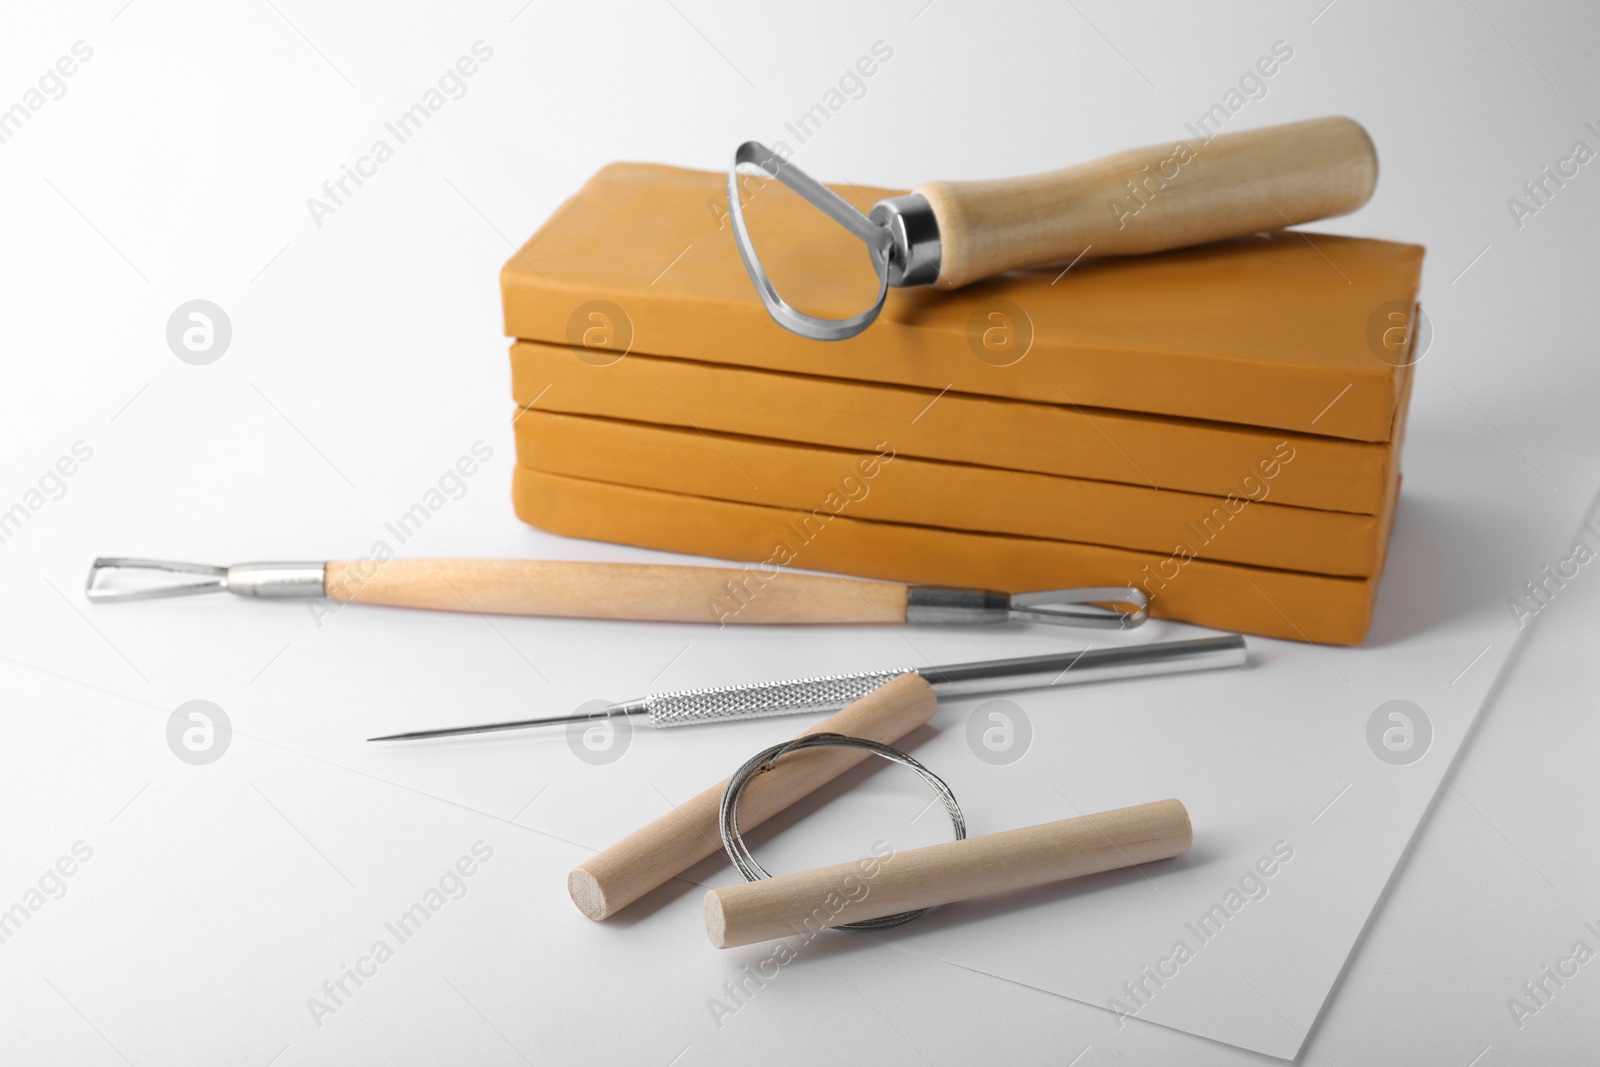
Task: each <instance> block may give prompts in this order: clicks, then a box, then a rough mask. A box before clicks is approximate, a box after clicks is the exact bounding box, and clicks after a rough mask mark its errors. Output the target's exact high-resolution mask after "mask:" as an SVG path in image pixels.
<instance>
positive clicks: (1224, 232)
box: [728, 117, 1378, 341]
mask: <svg viewBox="0 0 1600 1067" xmlns="http://www.w3.org/2000/svg"><path fill="white" fill-rule="evenodd" d="M750 171H754V172H756V173H759V174H761V175H763V176H765V177H767V178H769V179H773V180H776V181H779V182H781V183H783V185H785V186H786V187H788V188H789V189H792V190H793V191H794V192H796V193H798V194H799V195H800V196H801V197H803V198H804V199H805V200H806V202H807V203H809V204H811V205H812V206H814V207H816V208H817V209H818V210H820V211H821V212H822V213H823V214H824V215H826V216H828V217H829V218H830V219H832V220H833V221H834V222H836V223H838V224H839V225H841V226H843V227H844V228H845V229H846V230H848V231H850V233H852V234H854V235H855V236H856V237H858V238H860V239H861V241H862V242H863V243H865V244H866V246H867V252H868V255H869V256H870V257H871V259H872V264H873V269H874V270H875V271H876V273H877V276H878V296H877V299H876V301H874V303H873V305H872V306H871V307H869V308H867V309H866V310H865V311H861V312H858V313H856V314H854V315H849V316H847V317H844V318H825V317H821V316H817V315H811V314H808V313H806V312H803V311H800V310H798V309H797V308H795V307H794V306H792V305H791V304H789V303H788V302H787V301H785V300H784V299H783V297H781V296H780V295H779V294H778V291H777V289H776V288H774V287H773V285H772V282H771V280H770V279H769V278H768V277H767V274H766V271H765V269H763V267H762V265H761V260H760V257H759V256H758V255H757V254H756V250H755V246H754V244H753V243H752V242H751V240H750V231H749V228H748V227H747V226H746V224H745V218H744V209H743V205H742V204H741V200H740V196H739V177H740V174H741V173H746V172H750ZM1377 179H1378V158H1377V153H1376V152H1375V151H1374V149H1373V147H1372V141H1371V139H1370V138H1369V137H1368V136H1367V133H1366V131H1365V130H1363V129H1362V128H1361V126H1360V125H1358V124H1357V123H1355V122H1353V121H1351V120H1350V119H1347V118H1341V117H1329V118H1320V119H1310V120H1308V121H1305V122H1292V123H1288V124H1286V125H1282V126H1269V127H1266V128H1264V129H1258V130H1244V131H1240V132H1235V133H1221V134H1214V135H1212V136H1210V137H1204V136H1202V137H1197V138H1194V139H1191V140H1179V141H1168V142H1165V143H1163V144H1157V145H1151V146H1149V147H1147V148H1135V149H1130V150H1129V151H1126V152H1119V153H1116V154H1114V155H1110V156H1106V157H1104V158H1101V159H1097V160H1094V161H1092V162H1089V163H1083V164H1080V165H1078V166H1075V167H1067V168H1065V169H1063V170H1056V171H1051V172H1049V173H1046V174H1036V175H1031V176H1028V177H1022V178H1006V179H999V180H991V181H963V182H928V183H924V184H923V185H920V186H918V187H917V188H916V189H915V190H914V191H913V192H911V193H909V194H907V195H904V196H891V197H887V198H885V199H883V200H880V201H878V203H876V204H874V205H873V207H872V209H871V211H869V212H868V213H867V214H865V215H863V214H862V213H861V212H860V211H858V210H856V209H855V208H854V207H852V206H851V205H850V204H849V203H847V202H846V201H845V200H844V199H843V198H842V197H840V196H839V195H838V194H837V193H835V192H833V190H831V189H829V188H828V187H827V186H825V185H823V184H822V183H821V182H819V181H817V180H816V179H815V178H812V177H811V176H810V175H808V174H806V173H805V172H804V171H802V170H800V168H799V167H797V166H795V165H794V163H792V162H790V161H789V160H788V159H786V158H784V157H782V156H780V155H779V154H778V153H777V152H775V151H773V150H772V149H770V148H768V147H767V146H765V145H763V144H761V143H759V142H757V141H747V142H745V143H744V144H742V145H740V146H739V148H738V150H737V151H736V152H734V156H733V166H732V167H731V168H730V169H729V172H728V214H729V217H730V218H731V219H732V222H733V236H734V240H735V241H736V242H737V243H738V246H739V255H740V257H741V258H742V259H743V260H744V265H745V270H746V271H748V272H749V274H750V279H751V281H752V282H754V283H755V287H756V292H757V293H759V294H760V296H761V302H762V303H763V304H764V305H766V309H767V313H768V314H770V315H771V316H772V318H773V319H774V320H775V321H776V322H777V323H778V324H779V325H781V326H782V327H783V328H784V329H786V330H790V331H792V332H794V333H797V334H799V335H800V336H802V337H809V338H811V339H813V340H817V341H842V340H845V339H846V338H850V337H854V336H855V335H856V334H858V333H860V332H861V331H863V330H865V329H866V328H867V327H868V326H870V325H871V324H872V322H873V321H874V320H875V319H876V318H877V317H878V313H879V312H880V311H882V310H883V306H884V302H885V300H886V299H887V296H888V291H889V287H890V286H896V287H903V286H920V285H933V286H937V287H938V288H941V289H955V288H959V287H960V286H963V285H967V284H970V283H972V282H976V281H981V280H982V279H984V278H990V277H993V276H995V275H997V274H1002V273H1004V272H1006V271H1011V270H1020V269H1023V268H1025V267H1034V266H1043V265H1044V264H1047V263H1076V262H1077V261H1078V260H1079V259H1081V258H1083V257H1084V256H1086V255H1091V254H1092V255H1093V256H1095V257H1100V256H1123V255H1139V254H1143V253H1147V252H1162V251H1167V250H1169V249H1174V248H1185V247H1188V246H1190V245H1197V244H1204V243H1205V242H1208V241H1220V240H1223V239H1225V238H1229V237H1242V236H1245V235H1248V234H1252V233H1257V232H1260V231H1263V230H1276V229H1280V228H1282V227H1285V226H1294V225H1297V224H1299V223H1302V222H1311V221H1313V220H1315V219H1323V218H1328V217H1329V216H1332V215H1342V214H1345V213H1347V212H1351V211H1354V210H1356V209H1357V208H1359V207H1360V206H1361V205H1362V204H1364V203H1366V202H1367V200H1368V199H1369V198H1370V197H1371V196H1372V191H1373V188H1374V187H1375V185H1376V183H1377ZM1062 273H1063V274H1064V273H1065V271H1063V272H1062Z"/></svg>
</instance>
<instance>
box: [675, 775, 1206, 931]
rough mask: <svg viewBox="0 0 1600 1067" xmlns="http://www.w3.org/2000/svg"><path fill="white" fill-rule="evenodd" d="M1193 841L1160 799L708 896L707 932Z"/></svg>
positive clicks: (797, 924)
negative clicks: (1150, 802) (1149, 802)
mask: <svg viewBox="0 0 1600 1067" xmlns="http://www.w3.org/2000/svg"><path fill="white" fill-rule="evenodd" d="M811 751H819V750H816V749H813V750H811ZM790 758H793V757H785V759H786V760H787V759H790ZM782 766H783V763H781V762H780V763H779V764H778V767H782ZM753 785H754V783H752V786H753ZM741 806H742V805H741ZM1193 840H1194V834H1193V831H1192V830H1191V829H1190V826H1189V813H1188V811H1186V810H1185V809H1184V806H1183V805H1182V804H1181V803H1179V802H1178V801H1176V800H1158V801H1156V802H1155V803H1153V804H1138V805H1135V806H1134V807H1131V808H1117V809H1116V810H1115V811H1106V812H1101V813H1100V814H1098V815H1083V816H1079V817H1078V818H1076V819H1062V820H1061V821H1060V822H1049V823H1042V824H1040V825H1038V826H1025V827H1023V828H1021V829H1018V830H1005V831H1003V832H1001V833H997V834H985V835H984V836H982V837H972V838H968V839H967V840H965V841H951V842H948V843H946V844H942V845H932V846H929V847H928V848H918V849H912V850H911V851H909V852H901V853H898V854H890V855H888V856H885V857H875V858H873V859H870V860H856V861H854V862H850V863H839V864H835V865H833V866H831V867H818V868H816V869H815V870H810V871H799V872H797V873H795V874H784V875H779V876H778V877H776V878H767V879H764V880H762V881H759V882H744V883H741V884H739V885H731V886H725V887H723V888H721V889H712V890H709V891H707V893H706V934H707V935H708V936H709V937H710V938H711V943H712V944H713V945H715V946H717V947H718V948H733V947H735V946H737V945H749V944H753V943H754V942H757V941H770V940H772V939H774V938H779V937H789V936H792V935H794V934H800V933H805V932H807V931H816V930H819V929H824V928H826V927H830V926H838V925H840V924H842V923H853V922H861V921H862V920H864V919H881V918H883V917H884V916H885V915H894V914H896V913H898V912H902V911H911V910H914V909H916V908H931V907H934V906H936V905H939V904H952V903H954V902H956V901H958V900H968V899H970V898H972V897H977V896H983V895H985V894H988V893H999V892H1002V891H1005V890H1014V889H1027V888H1029V887H1031V886H1037V885H1045V884H1047V883H1049V882H1057V881H1060V880H1062V879H1064V878H1077V877H1080V876H1082V875H1085V874H1097V873H1099V872H1100V871H1110V870H1115V869H1117V868H1119V867H1131V866H1134V865H1135V864H1139V863H1149V862H1151V861H1154V860H1163V859H1170V858H1171V857H1173V856H1181V855H1183V854H1184V853H1185V852H1187V851H1189V845H1190V843H1191V842H1192V841H1193Z"/></svg>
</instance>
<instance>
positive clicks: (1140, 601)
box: [1011, 585, 1150, 630]
mask: <svg viewBox="0 0 1600 1067" xmlns="http://www.w3.org/2000/svg"><path fill="white" fill-rule="evenodd" d="M1123 608H1128V609H1131V610H1123ZM1011 617H1012V618H1013V619H1017V620H1019V621H1025V622H1046V623H1056V624H1060V625H1067V626H1083V627H1089V628H1093V629H1101V630H1126V629H1131V628H1133V627H1135V626H1138V625H1139V624H1140V623H1142V622H1144V621H1145V620H1146V619H1148V618H1149V617H1150V598H1149V597H1147V596H1145V594H1144V591H1143V590H1141V589H1138V588H1136V587H1134V586H1131V585H1100V586H1090V587H1087V588H1083V589H1046V590H1041V591H1037V592H1032V593H1016V594H1014V595H1013V596H1012V597H1011Z"/></svg>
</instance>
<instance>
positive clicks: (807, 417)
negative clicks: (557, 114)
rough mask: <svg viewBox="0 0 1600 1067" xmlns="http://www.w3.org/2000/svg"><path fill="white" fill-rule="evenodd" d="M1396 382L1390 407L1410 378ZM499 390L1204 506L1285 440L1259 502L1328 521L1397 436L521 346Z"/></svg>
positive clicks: (1380, 486) (1387, 465)
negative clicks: (1348, 434)
mask: <svg viewBox="0 0 1600 1067" xmlns="http://www.w3.org/2000/svg"><path fill="white" fill-rule="evenodd" d="M1401 374H1402V376H1403V387H1404V392H1403V394H1402V401H1404V399H1405V398H1407V397H1408V396H1409V391H1410V382H1411V377H1412V375H1411V372H1410V367H1409V366H1407V367H1405V368H1404V369H1403V370H1402V371H1401ZM511 382H512V389H513V392H514V393H515V395H516V399H517V403H518V404H519V405H522V406H524V407H525V406H527V405H530V404H533V403H534V402H535V401H537V407H536V408H535V409H534V410H537V411H557V412H566V413H568V414H574V415H596V416H605V417H610V418H617V419H627V420H631V421H634V422H648V423H656V424H661V425H667V426H680V427H698V428H699V429H702V430H707V431H714V430H720V431H724V432H727V433H737V434H750V435H753V436H758V437H769V438H776V439H780V440H786V441H795V442H800V443H803V444H814V445H827V446H832V447H835V448H850V449H858V450H862V449H866V450H870V449H871V448H872V447H873V446H874V445H875V444H877V442H879V441H881V440H886V439H888V440H892V441H893V442H894V447H895V449H896V450H897V451H898V452H899V453H900V454H901V455H904V456H917V457H922V458H926V459H938V460H949V461H953V462H957V463H975V464H979V465H981V466H986V467H1002V468H1006V469H1009V470H1019V471H1036V472H1039V473H1042V474H1059V475H1066V476H1070V477H1077V478H1093V479H1097V480H1100V481H1111V482H1123V483H1126V484H1129V485H1138V486H1142V487H1145V488H1151V487H1158V488H1161V489H1177V490H1184V491H1188V492H1194V493H1212V494H1217V495H1226V494H1227V493H1234V492H1238V491H1239V489H1240V483H1241V482H1242V480H1243V479H1244V478H1245V477H1246V476H1248V475H1249V474H1251V473H1253V472H1255V471H1256V466H1257V464H1258V463H1259V462H1260V461H1261V459H1262V458H1263V457H1265V456H1270V455H1271V454H1272V452H1273V450H1274V449H1275V448H1276V447H1277V445H1278V443H1279V442H1280V441H1287V442H1288V443H1289V445H1290V446H1291V447H1292V448H1293V449H1294V450H1295V456H1296V458H1295V461H1294V463H1292V464H1290V465H1289V466H1287V467H1284V468H1282V470H1281V472H1280V473H1279V475H1278V477H1277V478H1276V479H1274V481H1273V482H1272V484H1271V487H1270V488H1271V496H1270V499H1271V500H1272V502H1273V503H1277V504H1289V505H1295V506H1298V507H1309V508H1321V509H1326V510H1331V511H1353V512H1361V513H1365V514H1376V513H1378V512H1380V511H1381V510H1382V509H1383V506H1384V503H1385V501H1387V500H1388V498H1389V496H1390V490H1391V488H1392V487H1393V483H1394V480H1395V478H1397V477H1398V476H1399V463H1398V461H1397V457H1398V454H1399V447H1398V435H1397V437H1396V441H1395V442H1392V443H1390V444H1376V443H1369V442H1365V441H1344V440H1340V439H1338V438H1332V437H1320V436H1312V435H1309V434H1293V433H1286V432H1284V431H1280V430H1264V429H1257V428H1254V427H1249V426H1233V425H1229V424H1227V423H1219V422H1199V421H1196V420H1193V419H1175V418H1170V417H1167V416H1161V415H1130V414H1128V413H1126V412H1120V411H1103V410H1100V409H1088V408H1073V407H1068V406H1065V405H1062V404H1030V403H1025V402H1021V401H1015V400H999V399H995V398H993V397H982V396H971V395H969V394H966V393H957V392H954V391H951V392H946V393H944V394H942V395H941V394H940V393H939V392H938V391H937V390H933V389H911V388H907V387H903V386H888V385H875V384H868V383H861V382H845V381H839V380H837V379H832V378H818V377H813V376H810V375H801V374H780V373H773V372H770V371H756V370H747V369H744V368H740V367H730V366H718V365H716V364H709V363H700V362H694V361H690V360H681V359H661V358H658V357H654V356H641V355H638V354H634V355H630V356H628V357H627V358H626V359H622V360H617V361H615V362H610V361H609V357H602V356H597V355H596V354H594V353H590V352H587V351H585V350H583V349H581V348H578V349H572V348H568V347H566V346H564V345H547V344H539V343H534V342H528V341H518V342H517V343H515V344H513V345H512V346H511ZM1404 416H1405V405H1404V403H1403V402H1402V406H1401V410H1400V418H1402V419H1403V418H1404Z"/></svg>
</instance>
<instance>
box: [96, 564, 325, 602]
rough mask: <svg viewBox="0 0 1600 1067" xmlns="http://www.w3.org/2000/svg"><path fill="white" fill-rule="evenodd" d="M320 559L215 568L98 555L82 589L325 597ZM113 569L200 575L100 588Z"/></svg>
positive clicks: (108, 593)
mask: <svg viewBox="0 0 1600 1067" xmlns="http://www.w3.org/2000/svg"><path fill="white" fill-rule="evenodd" d="M325 566H326V565H325V564H322V563H236V564H234V565H233V566H232V567H214V566H212V565H211V564H209V563H179V562H175V561H172V560H164V559H130V558H127V557H124V556H102V557H100V558H99V559H97V560H95V561H94V563H93V564H92V565H91V566H90V567H89V579H88V581H86V582H85V583H84V587H83V592H84V595H85V596H87V597H88V598H89V599H90V600H94V601H102V600H155V599H157V598H161V597H174V596H197V595H199V594H201V593H217V592H222V591H226V592H229V593H236V594H238V595H239V596H253V597H266V598H282V597H320V596H322V595H323V572H324V568H325ZM116 571H146V572H149V571H153V572H156V573H157V574H160V575H164V576H167V578H171V576H173V575H177V576H180V577H181V576H184V575H199V576H200V577H201V580H200V581H186V580H180V581H172V580H163V579H161V578H157V579H154V580H151V579H148V578H146V580H144V581H143V582H139V583H138V584H133V583H130V584H128V585H126V586H122V587H117V586H104V585H100V584H99V580H100V576H101V575H102V574H107V576H108V577H110V573H109V572H116Z"/></svg>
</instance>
